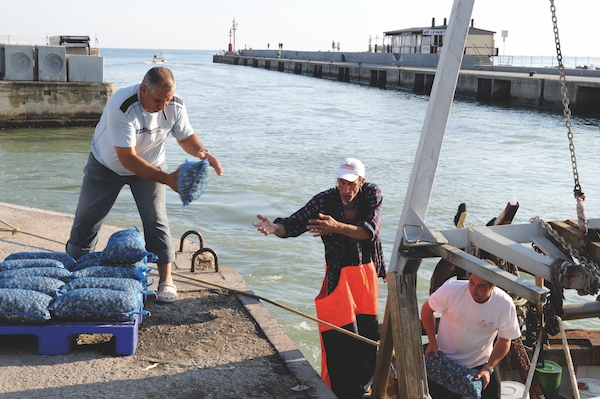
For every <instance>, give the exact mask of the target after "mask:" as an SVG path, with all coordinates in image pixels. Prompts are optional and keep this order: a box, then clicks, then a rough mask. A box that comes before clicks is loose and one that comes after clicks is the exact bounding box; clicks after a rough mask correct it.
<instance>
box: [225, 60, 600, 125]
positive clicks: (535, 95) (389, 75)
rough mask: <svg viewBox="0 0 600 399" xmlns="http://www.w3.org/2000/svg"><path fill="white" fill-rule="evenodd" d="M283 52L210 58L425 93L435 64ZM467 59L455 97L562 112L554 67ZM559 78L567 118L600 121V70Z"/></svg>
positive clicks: (568, 71)
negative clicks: (565, 95) (563, 80)
mask: <svg viewBox="0 0 600 399" xmlns="http://www.w3.org/2000/svg"><path fill="white" fill-rule="evenodd" d="M254 53H256V54H254ZM288 53H290V52H289V51H288V52H284V53H282V56H280V57H279V58H278V57H277V56H274V57H270V56H271V54H265V55H259V53H258V52H256V51H255V52H251V51H246V52H244V53H243V55H242V54H233V53H228V54H224V55H223V54H218V55H214V56H213V62H216V63H223V64H231V65H240V66H249V67H254V68H263V69H268V70H273V71H279V72H287V73H294V74H298V75H305V76H311V77H315V78H320V79H330V80H337V81H340V82H347V83H355V84H361V85H368V86H372V87H378V88H381V89H396V90H406V91H412V92H415V93H418V94H426V95H429V94H430V92H431V90H432V87H433V81H434V78H435V74H436V62H434V61H436V60H429V58H428V59H427V62H426V63H425V64H423V62H421V63H420V64H419V62H418V59H417V58H410V59H407V61H409V63H410V65H408V64H403V63H401V60H402V59H401V58H400V59H396V58H394V57H392V54H388V53H385V54H386V55H388V58H387V61H386V62H383V61H385V60H382V59H380V58H377V59H375V58H373V59H371V58H365V59H364V60H363V61H364V62H363V61H361V60H362V58H360V57H359V56H358V55H357V56H351V55H350V54H348V53H346V55H344V54H339V53H331V56H330V59H329V58H327V55H328V54H330V53H319V55H320V56H319V57H318V58H309V57H310V55H311V54H312V53H306V54H304V53H302V52H292V53H293V56H294V57H290V58H282V57H285V56H289V55H290V54H291V53H290V54H288ZM342 55H344V57H343V58H342ZM343 60H345V61H343ZM469 60H470V58H468V59H467V60H463V64H462V69H461V71H460V74H459V78H458V82H457V86H456V97H457V99H465V100H469V101H479V102H482V103H491V104H497V105H502V106H516V107H527V108H534V109H540V110H544V111H551V112H560V113H562V111H563V109H564V106H563V105H562V94H561V85H560V80H559V75H558V71H557V69H555V68H526V67H498V66H478V65H475V64H474V63H473V62H471V61H472V60H471V61H469ZM350 61H352V62H350ZM388 61H389V62H388ZM465 61H466V62H465ZM424 65H427V66H424ZM565 74H566V75H567V77H566V86H567V91H568V98H569V104H570V109H571V111H572V112H573V114H574V115H579V116H590V117H600V101H599V100H600V71H595V70H579V69H571V70H566V71H565Z"/></svg>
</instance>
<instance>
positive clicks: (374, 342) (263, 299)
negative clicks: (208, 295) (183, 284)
mask: <svg viewBox="0 0 600 399" xmlns="http://www.w3.org/2000/svg"><path fill="white" fill-rule="evenodd" d="M171 274H172V275H174V276H178V277H183V278H187V279H189V280H193V281H196V282H198V283H202V284H206V285H211V286H213V287H217V288H220V289H223V290H227V291H230V292H232V293H234V294H240V295H244V296H247V297H250V298H254V299H259V300H261V301H265V302H267V303H270V304H271V305H275V306H277V307H279V308H281V309H284V310H287V311H289V312H292V313H295V314H297V315H299V316H302V317H305V318H307V319H309V320H312V321H315V322H317V323H320V324H323V325H325V326H327V327H329V328H331V329H332V330H335V331H337V332H341V333H342V334H346V335H349V336H351V337H353V338H356V339H358V340H361V341H363V342H366V343H368V344H371V345H374V346H379V342H376V341H373V340H372V339H369V338H367V337H364V336H362V335H360V334H356V333H353V332H352V331H348V330H345V329H343V328H341V327H338V326H336V325H333V324H331V323H329V322H326V321H325V320H321V319H318V318H316V317H313V316H310V315H307V314H306V313H302V312H300V311H298V310H296V309H292V308H290V307H288V306H285V305H282V304H280V303H277V302H274V301H271V300H270V299H267V298H263V297H261V296H259V295H255V294H251V293H249V292H244V291H240V290H236V289H234V288H230V287H226V286H224V285H220V284H215V283H210V282H208V281H204V280H201V279H199V278H195V277H190V276H186V275H185V274H180V273H176V272H173V271H171Z"/></svg>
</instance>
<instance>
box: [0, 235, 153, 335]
mask: <svg viewBox="0 0 600 399" xmlns="http://www.w3.org/2000/svg"><path fill="white" fill-rule="evenodd" d="M155 261H156V256H155V255H154V254H152V253H150V252H147V251H146V243H145V241H144V237H143V235H142V234H141V233H140V232H139V231H138V230H136V229H132V230H122V231H118V232H116V233H114V234H113V235H112V236H111V237H110V239H109V241H108V244H107V245H106V248H105V249H104V251H102V252H93V253H90V254H86V255H84V256H82V257H81V258H79V259H78V260H77V261H75V260H74V259H73V258H71V257H70V256H69V255H67V254H64V253H58V252H19V253H13V254H10V255H9V256H7V257H6V258H5V259H4V261H3V262H0V323H2V324H42V323H45V322H47V321H49V320H52V321H59V322H60V321H70V322H82V321H87V322H89V321H92V322H93V321H101V322H125V321H133V320H135V319H136V317H138V315H139V314H146V312H144V311H143V307H144V295H145V294H148V293H150V291H147V290H146V289H147V287H148V286H149V284H148V278H147V276H148V272H149V271H150V270H151V268H150V267H149V266H148V262H155Z"/></svg>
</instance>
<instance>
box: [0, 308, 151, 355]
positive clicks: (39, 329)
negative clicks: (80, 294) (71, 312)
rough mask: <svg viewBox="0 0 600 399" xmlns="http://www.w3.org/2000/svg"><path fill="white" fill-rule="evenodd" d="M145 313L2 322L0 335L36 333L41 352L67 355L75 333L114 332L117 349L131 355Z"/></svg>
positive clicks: (43, 353)
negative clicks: (117, 318) (123, 318)
mask: <svg viewBox="0 0 600 399" xmlns="http://www.w3.org/2000/svg"><path fill="white" fill-rule="evenodd" d="M141 321H142V315H138V317H136V319H135V321H127V322H105V323H102V322H100V323H99V322H79V323H69V322H49V323H45V324H41V325H10V326H8V325H2V324H0V335H25V334H31V335H37V337H38V354H40V355H68V354H69V351H70V339H69V338H70V336H71V335H72V334H112V335H114V336H115V353H116V354H117V355H122V356H129V355H133V354H134V353H135V349H136V347H137V341H138V326H139V324H140V323H141Z"/></svg>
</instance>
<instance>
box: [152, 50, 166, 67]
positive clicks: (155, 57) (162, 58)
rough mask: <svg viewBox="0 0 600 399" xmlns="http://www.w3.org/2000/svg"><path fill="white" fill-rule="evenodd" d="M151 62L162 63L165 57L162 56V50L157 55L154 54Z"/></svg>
mask: <svg viewBox="0 0 600 399" xmlns="http://www.w3.org/2000/svg"><path fill="white" fill-rule="evenodd" d="M152 62H154V63H155V64H156V63H159V62H162V63H164V62H165V57H163V55H162V51H161V52H160V53H159V55H156V54H154V58H153V59H152Z"/></svg>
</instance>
